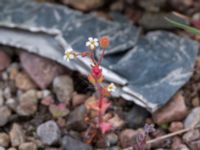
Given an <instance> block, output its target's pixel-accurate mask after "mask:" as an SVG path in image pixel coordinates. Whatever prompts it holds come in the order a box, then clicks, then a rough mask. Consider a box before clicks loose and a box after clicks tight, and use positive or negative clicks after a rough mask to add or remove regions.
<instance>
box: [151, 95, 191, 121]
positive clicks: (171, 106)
mask: <svg viewBox="0 0 200 150" xmlns="http://www.w3.org/2000/svg"><path fill="white" fill-rule="evenodd" d="M187 113H188V109H187V107H186V104H185V101H184V97H183V96H182V94H181V93H177V95H175V96H174V97H173V98H172V99H171V100H170V101H169V102H168V103H167V104H166V105H165V106H164V107H162V108H160V109H159V110H158V111H156V112H155V113H154V114H153V119H154V121H155V122H156V123H157V124H163V123H169V122H172V121H180V120H182V119H184V118H185V117H186V115H187Z"/></svg>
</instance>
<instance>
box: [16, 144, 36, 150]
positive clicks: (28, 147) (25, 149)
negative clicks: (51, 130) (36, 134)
mask: <svg viewBox="0 0 200 150" xmlns="http://www.w3.org/2000/svg"><path fill="white" fill-rule="evenodd" d="M19 150H37V146H36V144H35V143H32V142H27V143H23V144H21V145H20V146H19Z"/></svg>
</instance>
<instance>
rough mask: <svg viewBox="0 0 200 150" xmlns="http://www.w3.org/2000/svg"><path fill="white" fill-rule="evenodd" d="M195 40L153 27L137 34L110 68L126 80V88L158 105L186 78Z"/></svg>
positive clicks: (194, 48) (188, 75) (188, 74)
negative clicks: (138, 38) (132, 42)
mask: <svg viewBox="0 0 200 150" xmlns="http://www.w3.org/2000/svg"><path fill="white" fill-rule="evenodd" d="M197 50H198V44H197V43H196V42H194V41H192V40H189V39H185V38H180V37H178V36H176V35H174V34H172V33H169V32H164V31H156V32H150V33H148V34H147V35H146V36H145V37H144V38H141V39H140V40H139V42H138V44H137V45H136V46H135V47H134V48H133V49H132V50H131V51H129V52H128V53H126V54H125V55H124V56H123V57H122V58H121V59H120V60H119V61H118V62H117V63H116V64H115V65H112V66H111V68H112V69H113V70H114V71H115V72H117V73H118V74H119V75H121V76H123V77H125V78H126V79H128V81H129V85H128V86H129V88H130V89H132V91H135V92H136V93H139V94H140V95H142V96H143V99H144V100H145V99H146V100H148V101H149V102H151V103H153V104H157V105H158V106H162V105H164V104H165V103H166V102H167V101H168V100H169V99H170V97H172V96H173V95H174V94H175V93H176V91H177V90H178V89H179V88H180V87H181V86H182V85H184V84H185V82H186V81H188V80H189V78H190V76H191V75H192V72H193V65H194V62H195V58H196V56H197Z"/></svg>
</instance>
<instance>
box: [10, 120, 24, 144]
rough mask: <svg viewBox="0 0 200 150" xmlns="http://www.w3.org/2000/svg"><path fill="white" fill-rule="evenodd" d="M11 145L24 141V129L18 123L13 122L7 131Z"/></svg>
mask: <svg viewBox="0 0 200 150" xmlns="http://www.w3.org/2000/svg"><path fill="white" fill-rule="evenodd" d="M9 135H10V139H11V144H12V146H13V147H15V146H19V145H21V144H22V143H24V142H25V136H24V131H23V130H22V128H21V126H20V125H19V124H16V123H14V124H13V126H12V129H11V131H10V133H9Z"/></svg>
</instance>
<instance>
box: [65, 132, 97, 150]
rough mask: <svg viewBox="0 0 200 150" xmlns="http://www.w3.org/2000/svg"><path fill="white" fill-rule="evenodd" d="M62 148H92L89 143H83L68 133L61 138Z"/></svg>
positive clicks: (79, 149)
mask: <svg viewBox="0 0 200 150" xmlns="http://www.w3.org/2000/svg"><path fill="white" fill-rule="evenodd" d="M62 147H63V150H93V148H92V147H91V146H90V145H87V144H84V143H82V142H81V141H79V140H76V139H74V138H72V137H70V136H68V135H66V136H64V138H63V139H62Z"/></svg>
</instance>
